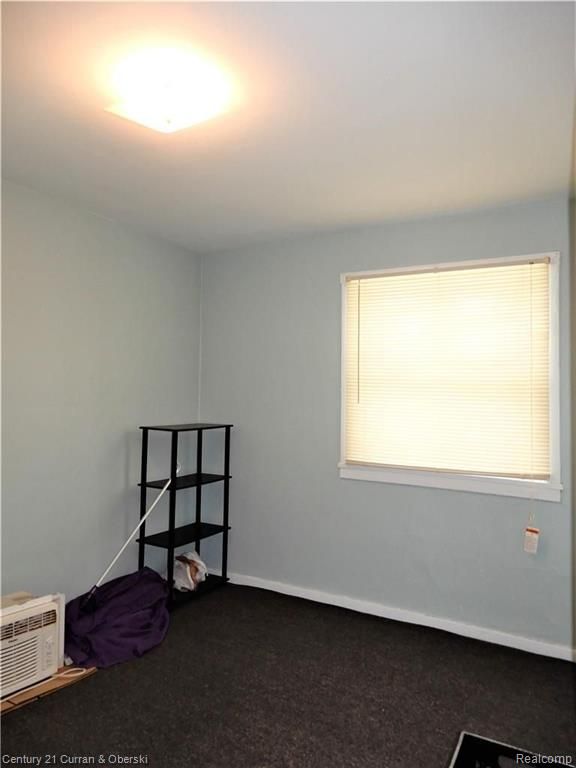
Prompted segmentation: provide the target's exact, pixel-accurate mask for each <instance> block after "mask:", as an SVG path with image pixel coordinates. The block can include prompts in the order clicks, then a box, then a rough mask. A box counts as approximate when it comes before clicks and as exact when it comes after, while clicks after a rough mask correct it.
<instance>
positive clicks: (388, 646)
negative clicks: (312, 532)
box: [2, 585, 576, 768]
mask: <svg viewBox="0 0 576 768" xmlns="http://www.w3.org/2000/svg"><path fill="white" fill-rule="evenodd" d="M574 667H576V665H572V664H570V663H569V662H567V661H558V660H556V659H550V658H546V657H543V656H535V655H532V654H529V653H523V652H521V651H516V650H513V649H511V648H504V647H501V646H496V645H490V644H488V643H482V642H479V641H477V640H471V639H469V638H465V637H458V636H456V635H451V634H448V633H447V632H441V631H438V630H434V629H426V628H425V627H419V626H416V625H414V624H402V623H400V622H395V621H389V620H386V619H380V618H377V617H375V616H368V615H365V614H360V613H354V612H353V611H348V610H344V609H342V608H335V607H332V606H328V605H320V604H318V603H313V602H310V601H307V600H300V599H298V598H295V597H287V596H284V595H278V594H275V593H273V592H265V591H264V590H260V589H252V588H248V587H239V586H232V585H226V586H223V587H222V588H221V589H217V590H214V591H213V592H210V593H208V594H206V595H203V596H202V597H200V598H199V599H198V600H196V601H194V602H190V603H188V604H187V605H185V606H183V607H182V609H180V610H177V611H174V613H173V614H172V617H171V622H170V629H169V631H168V634H167V636H166V639H165V640H164V642H163V643H162V644H161V645H159V646H158V647H157V648H155V649H154V650H152V651H150V652H149V653H148V654H146V655H145V656H143V657H142V658H141V659H136V660H134V661H130V662H127V663H126V664H120V665H118V666H116V667H111V668H109V669H104V670H101V671H99V672H98V674H96V675H93V676H92V677H89V678H88V679H86V680H83V681H81V682H80V683H78V684H77V685H72V686H70V687H69V688H66V689H65V690H63V691H60V692H57V693H54V694H52V695H50V696H47V697H46V698H45V699H43V700H40V701H38V702H35V703H34V704H30V705H29V706H27V707H23V708H22V709H20V710H17V711H15V712H10V713H8V714H7V715H6V717H5V718H3V724H2V725H3V728H2V737H3V738H2V749H3V752H5V753H6V754H7V755H12V756H16V755H46V754H50V755H52V754H54V755H56V762H55V764H56V765H61V764H64V763H63V762H62V761H61V760H60V755H67V756H68V755H69V756H95V764H96V765H106V764H112V763H111V762H110V761H109V760H108V756H109V755H123V756H130V755H132V756H139V755H143V756H145V757H147V758H148V763H147V764H146V763H144V765H147V766H149V767H150V768H447V766H448V765H449V764H450V760H451V757H452V755H453V753H454V747H455V745H456V741H457V740H458V736H459V734H460V733H461V732H462V731H467V732H469V733H480V734H489V735H490V737H492V738H494V739H497V740H499V741H502V742H505V743H508V744H522V745H523V746H524V747H525V748H526V749H529V750H532V751H533V752H536V753H538V752H540V753H542V754H569V755H571V756H574V758H576V719H575V718H574V704H575V697H574V680H573V677H572V675H573V673H574ZM99 755H103V756H104V760H106V761H107V762H101V763H99V762H98V756H99ZM78 764H79V763H78ZM115 764H116V765H117V766H118V765H119V764H120V763H119V761H118V760H116V763H115ZM499 768H500V767H499Z"/></svg>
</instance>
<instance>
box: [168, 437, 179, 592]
mask: <svg viewBox="0 0 576 768" xmlns="http://www.w3.org/2000/svg"><path fill="white" fill-rule="evenodd" d="M177 469H178V432H176V431H174V432H172V450H171V454H170V487H169V489H168V493H169V496H170V500H169V526H168V563H167V568H166V570H167V580H168V587H169V589H170V593H169V598H168V604H169V605H171V604H172V600H173V591H174V590H173V583H174V530H175V528H176V479H177V475H176V472H177Z"/></svg>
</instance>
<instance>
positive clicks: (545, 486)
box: [340, 254, 561, 501]
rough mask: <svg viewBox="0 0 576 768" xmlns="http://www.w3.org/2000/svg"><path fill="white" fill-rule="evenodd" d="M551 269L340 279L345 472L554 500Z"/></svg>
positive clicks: (532, 260)
mask: <svg viewBox="0 0 576 768" xmlns="http://www.w3.org/2000/svg"><path fill="white" fill-rule="evenodd" d="M557 264H558V254H542V255H537V256H529V257H524V258H518V259H494V260H490V261H481V262H477V261H471V262H462V263H457V264H455V263H452V264H438V265H434V266H428V267H418V268H414V269H405V270H400V269H392V270H384V271H381V272H362V273H356V274H348V275H343V276H342V289H343V337H342V365H343V370H342V379H343V381H342V385H343V395H342V397H343V402H342V457H341V462H340V475H341V477H344V478H349V479H367V480H379V481H384V482H393V483H405V484H413V485H426V486H433V487H440V488H455V489H460V490H469V491H478V492H483V493H497V494H503V495H511V496H523V497H528V498H540V499H547V500H551V501H559V500H560V490H561V485H560V481H559V466H558V461H559V459H558V446H557V441H558V394H557V381H558V371H557V366H558V362H557V349H556V346H557V336H558V334H557V320H556V309H557V306H556V305H557Z"/></svg>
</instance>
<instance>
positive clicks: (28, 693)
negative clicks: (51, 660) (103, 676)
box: [0, 667, 96, 715]
mask: <svg viewBox="0 0 576 768" xmlns="http://www.w3.org/2000/svg"><path fill="white" fill-rule="evenodd" d="M71 669H74V670H75V669H78V667H60V669H59V670H58V674H60V673H61V672H67V671H68V670H71ZM94 672H96V667H89V668H88V669H85V670H84V674H82V675H77V676H75V677H54V678H52V679H49V680H44V682H42V683H38V684H37V685H33V686H32V687H31V688H27V689H26V690H25V691H20V692H18V693H12V694H11V695H10V696H7V697H6V698H5V699H2V701H1V702H0V714H2V715H4V714H6V712H11V711H12V710H13V709H19V708H20V707H24V706H25V705H26V704H30V702H31V701H36V699H40V698H42V697H43V696H48V694H50V693H54V691H59V690H60V689H61V688H67V687H68V686H69V685H72V684H73V683H77V682H79V681H80V680H85V679H86V678H87V677H90V675H93V674H94Z"/></svg>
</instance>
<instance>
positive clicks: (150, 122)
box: [108, 48, 233, 133]
mask: <svg viewBox="0 0 576 768" xmlns="http://www.w3.org/2000/svg"><path fill="white" fill-rule="evenodd" d="M112 87H113V90H114V93H115V94H116V101H115V103H114V104H112V106H110V107H108V112H112V113H114V114H115V115H119V116H120V117H125V118H126V119H128V120H132V121H133V122H135V123H140V124H141V125H145V126H146V127H148V128H152V129H153V130H154V131H161V132H162V133H174V132H175V131H180V130H182V128H188V127H189V126H191V125H196V124H197V123H202V122H204V121H206V120H210V119H211V118H213V117H216V116H217V115H219V114H221V113H222V112H225V111H227V109H229V108H230V105H231V102H232V97H233V87H232V83H231V81H230V79H229V78H228V77H227V75H226V74H225V73H224V72H223V71H222V70H220V69H219V68H218V67H217V66H216V65H215V64H214V63H213V62H211V61H208V60H207V59H204V58H202V57H200V56H199V55H197V54H195V53H193V52H191V51H188V50H185V49H178V48H148V49H145V50H142V51H138V52H137V53H133V54H131V55H130V56H127V57H126V58H124V59H122V60H121V61H120V62H119V63H118V65H117V66H116V68H115V70H114V72H113V75H112Z"/></svg>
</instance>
